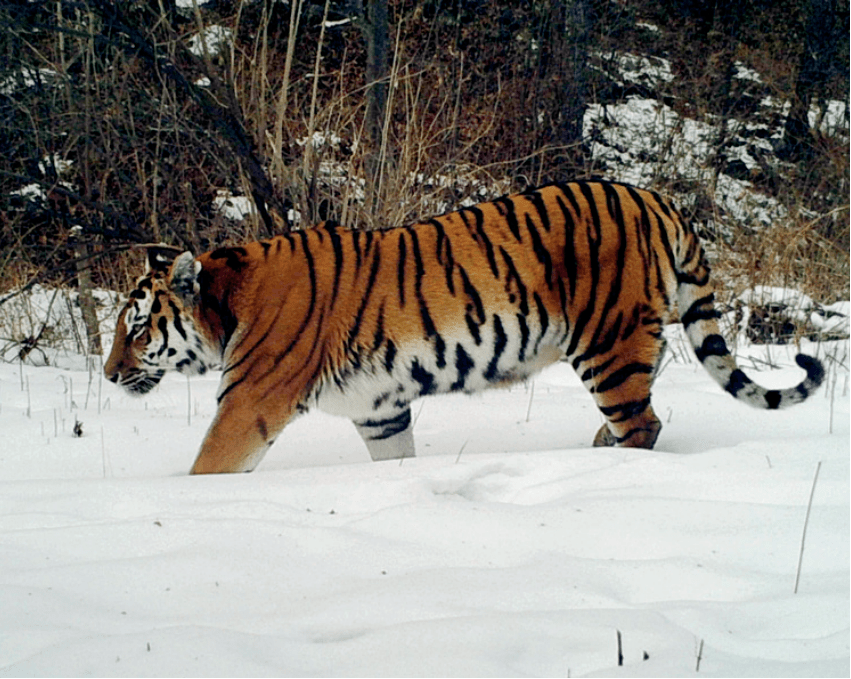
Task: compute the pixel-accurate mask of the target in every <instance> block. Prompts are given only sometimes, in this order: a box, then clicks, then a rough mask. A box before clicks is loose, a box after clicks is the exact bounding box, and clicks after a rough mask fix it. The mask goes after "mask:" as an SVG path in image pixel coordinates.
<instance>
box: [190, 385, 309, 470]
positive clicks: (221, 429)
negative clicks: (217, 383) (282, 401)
mask: <svg viewBox="0 0 851 679" xmlns="http://www.w3.org/2000/svg"><path fill="white" fill-rule="evenodd" d="M236 401H237V399H235V398H233V397H230V396H229V395H228V396H226V397H225V398H224V399H223V400H222V401H221V402H220V403H219V409H218V410H217V411H216V416H215V418H214V419H213V422H212V424H211V425H210V428H209V429H208V430H207V434H206V436H205V437H204V442H203V443H202V444H201V451H200V452H199V453H198V457H197V458H196V459H195V464H193V465H192V470H191V471H190V472H189V473H190V474H228V473H236V472H250V471H253V470H254V468H255V467H256V466H257V465H258V464H260V461H261V460H262V459H263V456H264V455H265V454H266V451H267V450H268V449H269V447H270V446H271V445H272V444H273V443H274V442H275V437H276V436H277V435H278V434H279V433H280V432H281V430H282V429H283V428H284V426H285V425H286V423H287V422H288V421H289V420H290V419H291V418H292V415H293V413H294V411H295V408H294V407H293V408H289V409H287V408H284V409H281V408H280V406H279V407H278V408H269V407H264V404H262V403H261V404H259V405H258V404H253V405H251V406H248V405H245V404H242V405H241V404H240V403H238V402H236Z"/></svg>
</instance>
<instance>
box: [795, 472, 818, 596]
mask: <svg viewBox="0 0 851 679" xmlns="http://www.w3.org/2000/svg"><path fill="white" fill-rule="evenodd" d="M820 469H821V460H819V463H818V464H817V465H816V473H815V476H814V477H813V487H812V488H811V489H810V501H809V502H808V503H807V516H806V517H805V518H804V532H803V533H802V535H801V552H800V554H798V572H797V573H796V574H795V594H797V593H798V583H799V582H800V581H801V563H802V562H803V561H804V541H805V540H806V539H807V525H809V523H810V511H811V510H812V508H813V496H814V495H815V494H816V481H818V473H819V470H820Z"/></svg>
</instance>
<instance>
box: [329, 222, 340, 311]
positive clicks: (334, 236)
mask: <svg viewBox="0 0 851 679" xmlns="http://www.w3.org/2000/svg"><path fill="white" fill-rule="evenodd" d="M326 230H327V232H328V235H329V236H330V238H331V246H332V248H333V250H334V286H333V288H332V291H331V306H332V307H333V306H334V302H335V301H336V299H337V293H338V292H339V290H340V277H341V276H342V274H343V242H342V239H341V238H340V234H338V233H337V230H336V229H335V228H333V227H327V226H326Z"/></svg>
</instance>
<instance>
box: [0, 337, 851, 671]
mask: <svg viewBox="0 0 851 679" xmlns="http://www.w3.org/2000/svg"><path fill="white" fill-rule="evenodd" d="M670 332H671V344H672V348H673V351H672V354H671V355H672V357H673V359H674V360H672V361H671V362H669V363H668V364H667V365H666V366H665V368H664V370H663V372H662V374H661V376H660V378H659V380H658V386H657V388H656V390H655V405H656V409H657V412H658V413H659V414H660V417H661V419H662V420H663V422H664V429H663V430H662V434H661V436H660V440H659V443H658V447H657V449H656V450H655V451H652V452H646V451H631V450H623V449H593V448H591V447H590V445H589V442H590V441H591V439H592V437H593V435H594V432H595V431H596V429H597V428H598V426H599V425H600V416H599V415H598V413H597V411H596V410H595V408H594V406H593V404H592V401H591V399H590V397H589V396H588V395H587V394H586V393H584V390H583V388H582V386H581V385H580V383H579V381H578V379H577V378H576V376H575V375H574V374H573V372H572V370H570V368H569V367H568V366H566V365H564V364H558V365H556V366H553V367H552V368H550V369H549V370H548V371H546V372H545V373H543V374H541V375H539V376H538V377H537V378H536V379H535V380H534V382H533V383H529V384H528V385H525V386H518V387H515V388H513V389H512V390H509V391H492V392H489V393H486V394H484V395H481V396H477V397H436V398H432V399H429V400H425V401H423V402H422V405H421V406H420V405H419V404H417V405H415V408H414V413H415V417H417V420H416V425H415V430H414V431H415V436H416V438H417V447H418V454H419V457H418V458H417V459H408V460H405V461H404V463H403V464H400V463H399V462H398V461H396V462H386V463H372V462H370V461H369V458H368V455H367V453H366V449H365V448H364V446H363V444H362V443H361V442H360V440H359V439H358V437H357V435H356V434H355V431H354V428H353V427H352V425H351V424H350V423H349V422H347V421H345V420H338V419H334V418H331V417H328V416H323V415H321V414H319V413H316V414H314V413H311V414H309V415H307V416H305V417H303V418H301V419H300V420H298V421H296V422H295V423H293V424H292V425H291V426H290V427H288V428H287V430H286V431H285V432H284V434H283V435H282V436H281V437H280V438H279V439H278V442H277V443H276V444H275V446H274V447H273V448H272V450H271V451H270V452H269V454H268V455H267V457H266V459H265V460H264V462H263V463H262V464H261V466H260V467H259V469H258V470H257V471H256V472H255V473H253V474H246V475H231V476H218V477H189V476H187V475H186V471H187V470H188V468H189V466H190V465H191V463H192V461H193V459H194V456H195V453H196V451H197V449H198V446H199V443H200V440H201V437H202V435H203V433H204V430H205V428H206V426H207V424H208V423H209V421H210V418H211V416H212V414H213V410H214V402H215V401H214V392H215V389H216V382H217V378H216V376H214V375H211V376H208V377H205V378H199V379H194V380H192V381H191V382H187V380H186V379H185V378H182V377H180V376H177V375H171V376H168V377H167V378H166V379H165V381H164V382H163V384H162V385H161V386H160V387H159V388H158V389H157V390H156V391H155V392H153V393H152V394H150V395H149V396H148V397H146V398H145V399H132V398H130V397H129V396H126V395H124V393H123V392H121V391H119V390H118V388H117V387H115V386H114V385H112V384H109V383H106V382H104V381H102V380H101V378H100V375H99V373H98V372H97V371H96V370H95V371H93V372H91V373H90V372H88V371H86V370H81V369H76V370H62V369H58V368H55V367H33V366H29V365H25V366H21V365H19V364H10V363H0V432H2V441H0V675H2V676H49V675H64V676H88V675H91V676H150V675H158V676H183V675H191V676H204V675H216V676H227V675H278V676H287V675H300V676H310V675H334V676H339V675H347V676H389V675H397V676H414V675H416V676H422V675H433V676H460V675H468V676H473V675H475V676H517V675H521V676H522V675H527V676H528V675H533V676H561V677H565V676H574V677H575V676H583V675H586V676H604V675H608V676H612V675H615V676H636V675H640V676H691V675H696V674H697V675H706V676H773V677H776V676H848V674H849V671H850V668H849V397H848V372H847V365H848V356H847V351H848V343H847V341H844V342H841V343H834V344H828V345H822V346H820V347H816V346H815V345H809V346H805V347H804V349H805V350H807V351H810V352H816V351H817V352H818V353H819V355H820V356H822V357H823V356H824V355H825V353H826V352H827V353H830V354H833V355H835V356H836V357H837V358H838V359H840V360H844V365H845V366H846V367H843V368H839V369H837V366H836V363H835V362H834V361H833V360H831V359H829V358H828V359H827V362H826V364H827V365H828V366H829V371H830V379H829V382H828V384H827V385H826V386H825V387H823V388H822V391H821V392H820V393H818V394H817V395H816V396H814V397H813V398H812V399H811V400H810V401H808V402H807V403H805V404H803V405H800V406H798V407H796V408H793V409H791V410H788V411H783V412H763V411H756V410H752V409H749V408H747V407H746V406H744V405H741V404H739V403H737V402H735V401H734V400H733V399H732V398H730V397H729V396H728V395H726V394H724V393H722V392H721V391H720V389H719V388H718V387H717V386H715V384H714V383H712V382H711V381H710V379H709V378H708V376H707V375H706V374H705V372H704V371H703V370H702V368H700V366H699V365H698V364H697V363H696V361H695V360H694V358H693V356H692V354H691V352H690V350H688V349H686V348H685V344H684V343H683V342H682V339H681V336H680V332H681V329H680V328H679V327H674V328H671V329H670ZM740 351H743V350H742V349H741V348H740ZM746 354H748V355H753V356H754V357H757V358H765V357H766V356H767V355H768V356H770V359H771V361H773V362H774V363H775V364H776V365H779V366H781V368H780V369H778V370H776V371H771V372H760V373H759V374H756V373H754V372H751V374H752V375H755V376H756V377H757V379H759V380H760V381H762V382H763V383H765V384H767V385H768V386H779V385H788V384H792V383H794V382H796V381H798V380H799V379H801V377H802V376H803V375H802V371H800V370H798V369H797V368H795V367H790V366H792V365H793V364H792V361H791V357H792V350H791V349H789V348H788V347H779V346H773V347H768V348H766V347H762V348H750V349H747V350H746ZM843 357H844V359H843ZM740 358H741V359H742V363H743V365H745V366H751V365H752V362H751V361H750V360H746V359H745V357H744V355H740ZM72 359H73V357H72ZM72 359H67V358H66V359H65V363H66V364H68V365H73V364H75V363H76V364H77V365H78V367H82V366H80V365H79V364H80V363H81V361H80V360H76V361H74V360H72ZM54 361H55V359H54ZM76 423H80V427H81V429H82V436H80V437H76V436H74V434H73V430H74V427H75V424H76ZM819 463H821V466H820V470H819V473H818V480H817V483H816V485H815V492H814V495H813V498H812V511H811V514H810V516H809V522H808V526H807V531H806V541H805V545H804V551H803V559H802V561H801V565H800V582H799V584H798V591H797V593H795V591H794V590H795V584H796V575H797V573H798V561H799V554H800V549H801V541H802V534H803V531H804V526H805V518H806V516H807V505H808V501H809V499H810V493H811V489H812V488H813V478H814V475H815V474H816V469H817V465H818V464H819ZM619 637H620V647H621V653H622V656H623V660H622V663H623V666H622V667H619V666H618V665H619V659H618V654H619V652H618V638H619Z"/></svg>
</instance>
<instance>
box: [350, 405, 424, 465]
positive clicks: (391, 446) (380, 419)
mask: <svg viewBox="0 0 851 679" xmlns="http://www.w3.org/2000/svg"><path fill="white" fill-rule="evenodd" d="M355 428H356V429H357V430H358V434H360V437H361V438H362V439H363V442H364V443H365V444H366V449H367V450H368V451H369V456H370V457H371V458H372V459H373V461H374V462H379V461H381V460H398V459H401V458H404V457H414V455H415V451H414V428H413V427H412V426H411V408H410V407H406V408H405V409H404V410H400V411H397V412H395V413H392V414H390V415H382V416H376V417H374V418H370V419H367V420H361V421H359V422H355Z"/></svg>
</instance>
